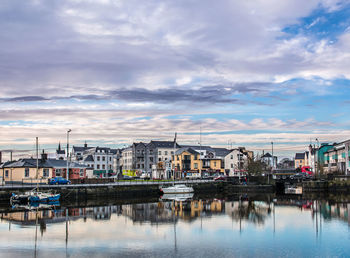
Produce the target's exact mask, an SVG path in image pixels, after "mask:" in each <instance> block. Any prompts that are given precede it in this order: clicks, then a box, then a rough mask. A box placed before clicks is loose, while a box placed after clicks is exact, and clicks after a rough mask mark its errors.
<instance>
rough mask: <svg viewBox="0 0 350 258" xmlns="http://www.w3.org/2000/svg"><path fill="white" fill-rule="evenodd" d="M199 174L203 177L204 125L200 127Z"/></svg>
mask: <svg viewBox="0 0 350 258" xmlns="http://www.w3.org/2000/svg"><path fill="white" fill-rule="evenodd" d="M199 176H200V177H202V126H201V127H199Z"/></svg>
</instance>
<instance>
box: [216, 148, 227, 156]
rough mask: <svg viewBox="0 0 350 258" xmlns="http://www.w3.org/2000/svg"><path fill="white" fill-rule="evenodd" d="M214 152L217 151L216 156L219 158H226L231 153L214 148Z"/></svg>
mask: <svg viewBox="0 0 350 258" xmlns="http://www.w3.org/2000/svg"><path fill="white" fill-rule="evenodd" d="M213 150H214V151H215V155H216V156H217V157H225V156H226V155H227V154H229V153H230V152H231V151H229V150H228V149H226V148H213Z"/></svg>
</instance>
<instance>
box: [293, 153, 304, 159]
mask: <svg viewBox="0 0 350 258" xmlns="http://www.w3.org/2000/svg"><path fill="white" fill-rule="evenodd" d="M304 157H305V153H295V159H304Z"/></svg>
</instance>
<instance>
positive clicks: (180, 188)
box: [162, 185, 194, 194]
mask: <svg viewBox="0 0 350 258" xmlns="http://www.w3.org/2000/svg"><path fill="white" fill-rule="evenodd" d="M162 192H163V193H164V194H178V193H193V192H194V190H193V188H192V187H190V186H185V185H175V186H170V187H165V188H162Z"/></svg>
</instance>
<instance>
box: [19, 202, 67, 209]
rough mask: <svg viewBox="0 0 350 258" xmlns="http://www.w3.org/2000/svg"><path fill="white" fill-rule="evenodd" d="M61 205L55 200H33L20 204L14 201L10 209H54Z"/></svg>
mask: <svg viewBox="0 0 350 258" xmlns="http://www.w3.org/2000/svg"><path fill="white" fill-rule="evenodd" d="M59 206H61V204H60V202H59V201H55V202H49V203H39V202H33V203H29V202H28V203H26V204H20V203H14V204H12V209H16V210H35V209H39V210H47V209H56V208H57V207H59Z"/></svg>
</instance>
